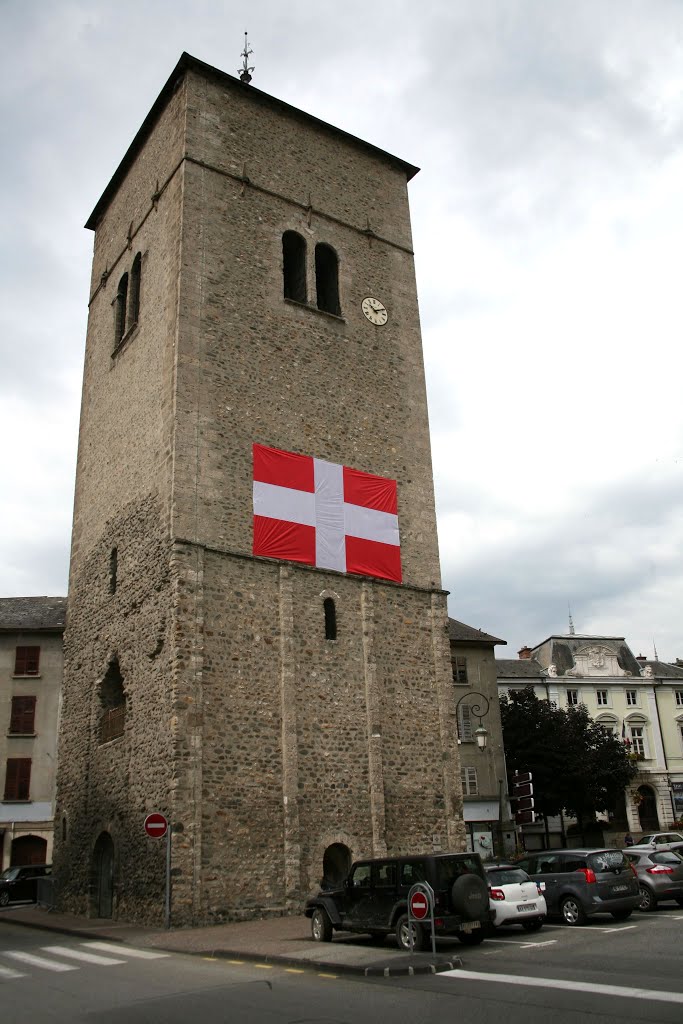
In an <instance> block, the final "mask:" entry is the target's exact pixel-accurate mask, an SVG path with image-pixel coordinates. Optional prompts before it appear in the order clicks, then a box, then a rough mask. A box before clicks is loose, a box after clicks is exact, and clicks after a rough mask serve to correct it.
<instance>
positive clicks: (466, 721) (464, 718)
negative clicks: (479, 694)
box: [458, 704, 474, 743]
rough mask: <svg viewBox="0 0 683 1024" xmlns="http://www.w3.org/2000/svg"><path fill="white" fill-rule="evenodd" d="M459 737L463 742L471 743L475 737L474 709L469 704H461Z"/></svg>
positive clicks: (459, 709) (459, 710)
mask: <svg viewBox="0 0 683 1024" xmlns="http://www.w3.org/2000/svg"><path fill="white" fill-rule="evenodd" d="M458 739H459V740H460V742H461V743H471V742H472V740H473V739H474V733H473V730H472V711H471V709H470V706H469V704H461V705H460V707H459V708H458Z"/></svg>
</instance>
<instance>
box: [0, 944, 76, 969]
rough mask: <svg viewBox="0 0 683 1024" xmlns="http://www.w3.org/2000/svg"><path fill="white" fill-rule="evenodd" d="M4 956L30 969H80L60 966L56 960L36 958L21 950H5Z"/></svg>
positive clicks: (68, 965)
mask: <svg viewBox="0 0 683 1024" xmlns="http://www.w3.org/2000/svg"><path fill="white" fill-rule="evenodd" d="M2 955H3V956H11V957H12V959H13V960H19V961H20V962H21V963H22V964H29V966H30V967H42V968H44V969H45V970H46V971H77V970H78V967H74V966H73V965H72V964H60V963H57V961H56V960H46V959H45V957H44V956H35V955H34V954H33V953H24V952H23V950H20V949H3V951H2Z"/></svg>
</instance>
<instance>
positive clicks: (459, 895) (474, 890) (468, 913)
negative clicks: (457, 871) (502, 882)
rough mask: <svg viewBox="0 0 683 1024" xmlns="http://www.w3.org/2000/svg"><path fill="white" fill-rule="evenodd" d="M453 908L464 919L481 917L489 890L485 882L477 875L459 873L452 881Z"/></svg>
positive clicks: (485, 907) (487, 901)
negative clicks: (458, 876)
mask: <svg viewBox="0 0 683 1024" xmlns="http://www.w3.org/2000/svg"><path fill="white" fill-rule="evenodd" d="M451 899H452V901H453V910H454V911H455V913H456V914H460V916H461V917H464V918H465V920H466V921H476V920H477V918H481V917H482V915H483V914H484V912H485V911H486V910H488V905H489V891H488V888H487V886H486V882H484V881H483V879H481V878H479V876H478V875H461V876H460V878H456V880H455V881H454V882H453V888H452V889H451Z"/></svg>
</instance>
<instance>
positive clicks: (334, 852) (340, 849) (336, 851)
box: [322, 843, 351, 887]
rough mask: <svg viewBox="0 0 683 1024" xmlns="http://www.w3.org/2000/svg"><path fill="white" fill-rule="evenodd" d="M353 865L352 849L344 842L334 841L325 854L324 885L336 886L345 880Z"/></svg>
mask: <svg viewBox="0 0 683 1024" xmlns="http://www.w3.org/2000/svg"><path fill="white" fill-rule="evenodd" d="M350 867H351V851H350V850H349V848H348V846H346V845H345V844H344V843H332V844H331V846H328V847H327V849H326V850H325V853H324V854H323V881H322V884H323V886H330V887H335V886H337V885H340V884H341V882H343V881H344V879H345V878H346V876H347V875H348V873H349V868H350Z"/></svg>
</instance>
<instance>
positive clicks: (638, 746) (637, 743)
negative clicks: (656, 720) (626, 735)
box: [629, 725, 645, 757]
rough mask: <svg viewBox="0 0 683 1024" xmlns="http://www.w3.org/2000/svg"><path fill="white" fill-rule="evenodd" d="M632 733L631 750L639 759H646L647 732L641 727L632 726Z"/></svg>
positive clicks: (630, 730)
mask: <svg viewBox="0 0 683 1024" xmlns="http://www.w3.org/2000/svg"><path fill="white" fill-rule="evenodd" d="M629 732H630V733H631V750H632V751H633V753H634V754H635V755H636V756H637V757H645V730H644V728H643V727H642V726H641V725H632V726H631V727H630V729H629Z"/></svg>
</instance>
